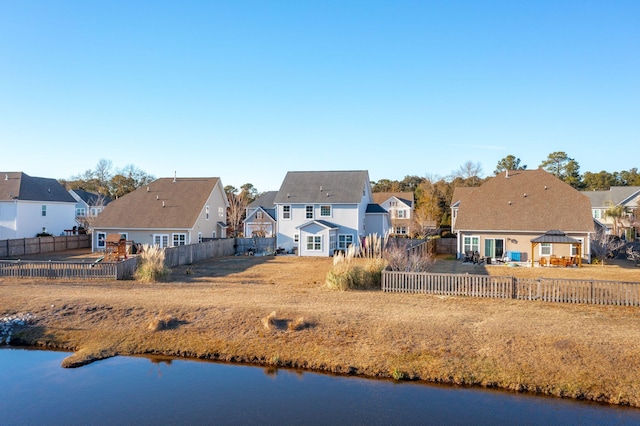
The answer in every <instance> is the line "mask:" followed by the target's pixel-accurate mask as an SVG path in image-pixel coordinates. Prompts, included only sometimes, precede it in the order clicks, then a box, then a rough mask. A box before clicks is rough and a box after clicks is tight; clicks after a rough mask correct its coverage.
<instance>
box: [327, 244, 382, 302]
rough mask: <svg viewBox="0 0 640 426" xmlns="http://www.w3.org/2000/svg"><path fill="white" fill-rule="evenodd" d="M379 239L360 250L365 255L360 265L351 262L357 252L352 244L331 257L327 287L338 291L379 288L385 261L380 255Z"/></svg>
mask: <svg viewBox="0 0 640 426" xmlns="http://www.w3.org/2000/svg"><path fill="white" fill-rule="evenodd" d="M379 241H380V240H377V242H375V241H372V242H373V244H371V245H369V247H370V250H366V251H362V252H360V254H361V255H363V256H364V257H366V260H365V261H364V265H363V266H362V267H359V266H356V265H354V264H353V262H352V259H353V258H354V257H355V256H356V254H357V253H358V251H357V250H356V249H355V248H354V246H350V247H349V249H348V250H347V252H346V254H344V255H343V254H342V253H336V255H335V256H334V258H333V267H332V268H331V270H330V271H329V272H328V273H327V280H326V284H327V287H329V288H330V289H332V290H340V291H345V290H350V289H373V288H380V282H381V281H382V270H383V269H384V268H385V267H386V261H385V260H384V259H383V258H382V257H381V256H380V253H381V250H380V249H379V247H380V246H379ZM376 245H377V247H378V248H377V249H376V248H375V247H376ZM368 256H372V257H368Z"/></svg>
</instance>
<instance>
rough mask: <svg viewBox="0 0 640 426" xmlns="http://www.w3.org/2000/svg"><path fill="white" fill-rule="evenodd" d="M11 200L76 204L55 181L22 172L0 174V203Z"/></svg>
mask: <svg viewBox="0 0 640 426" xmlns="http://www.w3.org/2000/svg"><path fill="white" fill-rule="evenodd" d="M9 200H22V201H43V202H62V203H74V204H75V202H76V200H75V199H74V198H73V197H72V196H71V194H69V193H68V192H67V190H66V189H64V186H62V185H61V184H60V182H58V181H57V180H55V179H50V178H42V177H33V176H29V175H28V174H26V173H22V172H0V201H9Z"/></svg>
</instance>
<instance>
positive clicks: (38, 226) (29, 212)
mask: <svg viewBox="0 0 640 426" xmlns="http://www.w3.org/2000/svg"><path fill="white" fill-rule="evenodd" d="M75 205H76V200H74V199H73V197H72V196H71V195H69V193H68V192H67V190H66V189H64V187H63V186H62V185H61V184H60V183H59V182H58V181H57V180H55V179H50V178H42V177H33V176H29V175H27V174H26V173H22V172H0V240H7V239H14V238H33V237H35V236H36V235H37V234H41V233H48V234H51V235H64V234H65V230H68V229H72V228H73V226H74V224H75Z"/></svg>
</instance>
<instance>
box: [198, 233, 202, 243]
mask: <svg viewBox="0 0 640 426" xmlns="http://www.w3.org/2000/svg"><path fill="white" fill-rule="evenodd" d="M198 242H199V243H201V242H202V232H198Z"/></svg>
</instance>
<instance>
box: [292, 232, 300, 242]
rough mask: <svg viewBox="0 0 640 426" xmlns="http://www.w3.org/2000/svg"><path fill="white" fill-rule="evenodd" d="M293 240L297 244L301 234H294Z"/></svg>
mask: <svg viewBox="0 0 640 426" xmlns="http://www.w3.org/2000/svg"><path fill="white" fill-rule="evenodd" d="M293 242H294V243H296V244H297V243H298V242H300V234H293Z"/></svg>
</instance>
